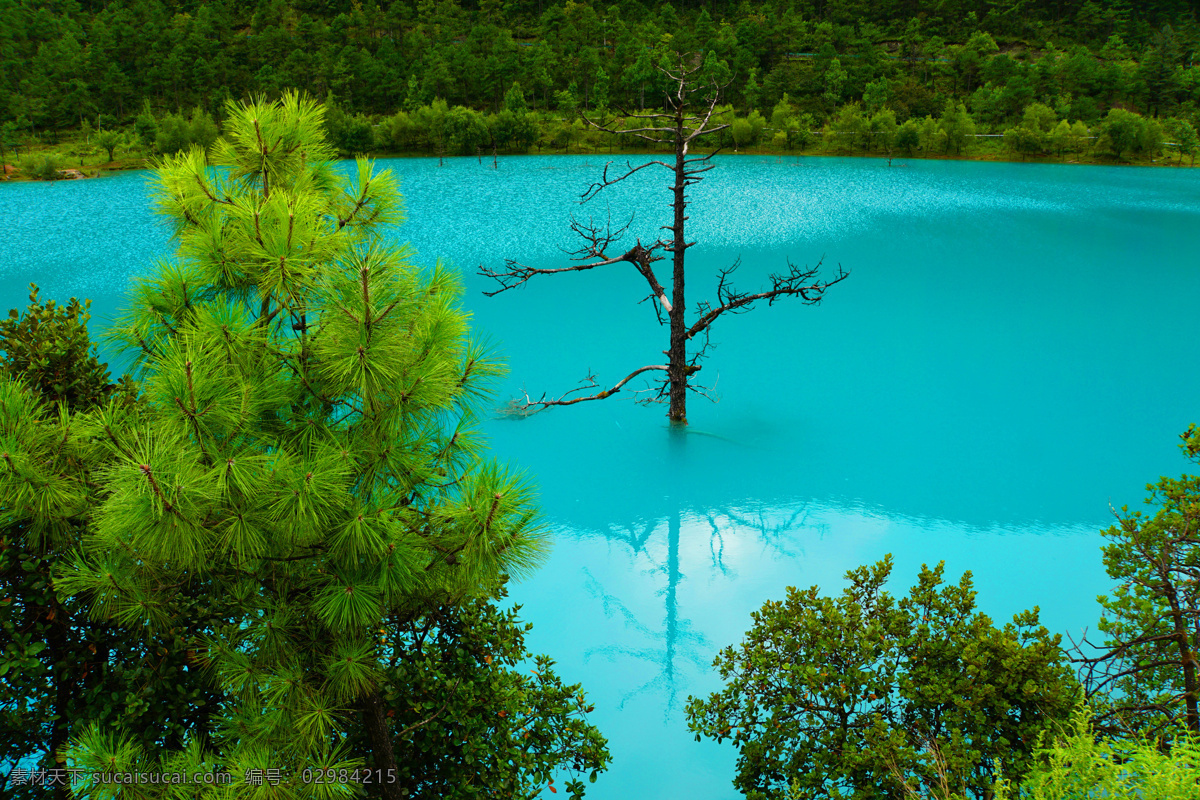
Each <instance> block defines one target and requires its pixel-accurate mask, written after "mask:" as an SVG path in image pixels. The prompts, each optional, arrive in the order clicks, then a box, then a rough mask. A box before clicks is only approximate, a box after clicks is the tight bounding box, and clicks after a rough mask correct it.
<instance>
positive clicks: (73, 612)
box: [0, 286, 214, 799]
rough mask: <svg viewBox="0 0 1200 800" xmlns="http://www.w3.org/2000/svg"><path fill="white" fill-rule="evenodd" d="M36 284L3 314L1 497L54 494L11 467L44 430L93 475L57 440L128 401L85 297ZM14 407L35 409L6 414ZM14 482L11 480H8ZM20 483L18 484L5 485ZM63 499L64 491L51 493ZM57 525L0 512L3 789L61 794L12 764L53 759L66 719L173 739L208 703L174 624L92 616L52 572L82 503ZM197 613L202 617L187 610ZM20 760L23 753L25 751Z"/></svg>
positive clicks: (78, 524)
mask: <svg viewBox="0 0 1200 800" xmlns="http://www.w3.org/2000/svg"><path fill="white" fill-rule="evenodd" d="M38 295H39V292H38V289H37V287H36V286H34V287H33V288H32V291H31V292H30V295H29V301H30V302H29V306H28V308H27V309H26V310H25V311H24V313H18V312H17V311H16V310H15V309H14V310H13V311H12V312H10V317H9V318H8V319H5V320H2V321H0V417H2V418H3V420H4V422H3V434H0V441H2V444H0V449H2V450H3V451H4V455H5V463H4V466H5V467H7V469H4V468H0V486H3V487H4V489H5V490H7V491H8V492H10V493H9V494H7V496H8V497H9V498H13V497H14V496H15V497H21V496H23V497H24V499H25V500H26V501H27V502H31V503H44V502H46V501H52V500H54V499H55V496H54V495H53V494H51V495H47V496H39V495H37V494H26V493H24V492H21V491H20V489H21V488H22V487H21V481H20V479H19V478H17V480H16V481H14V478H15V477H16V476H17V474H18V473H19V472H20V471H21V465H19V463H18V461H17V460H16V459H14V455H15V456H16V458H17V459H19V458H20V456H19V453H20V450H21V449H22V447H21V445H28V444H29V443H31V442H35V441H37V442H42V443H43V444H48V445H50V446H52V448H53V449H55V450H57V451H58V452H57V458H56V461H55V463H54V467H55V468H57V469H60V470H63V471H64V472H66V473H67V474H69V475H71V477H72V478H73V479H75V480H79V481H86V480H88V479H89V476H88V473H87V471H86V469H84V468H83V466H84V465H83V464H81V463H80V462H78V461H74V462H73V460H72V455H73V453H72V452H71V451H70V450H66V452H65V453H64V448H63V447H61V444H65V443H66V442H68V441H69V440H70V439H71V438H72V434H71V431H72V428H73V427H74V425H75V423H76V422H79V421H80V420H82V419H83V417H84V415H85V414H86V413H87V412H89V411H91V410H94V409H96V408H98V407H101V406H104V405H106V404H108V403H110V402H115V403H118V404H120V405H124V406H130V405H133V404H135V403H136V399H135V398H136V387H135V386H134V385H133V384H132V382H131V381H130V380H129V378H128V377H127V376H126V377H123V378H122V379H121V381H120V382H118V383H113V382H111V381H110V379H109V373H108V370H107V368H106V366H105V365H104V364H102V363H100V361H99V360H98V359H97V357H96V356H95V354H94V353H93V351H92V346H91V340H90V337H89V336H88V331H87V327H86V323H87V321H88V318H89V314H88V305H87V304H86V303H80V302H79V301H77V300H74V299H72V300H71V302H70V303H68V304H67V305H66V306H60V305H58V304H56V303H55V302H54V301H53V300H50V301H46V302H43V301H41V300H40V299H39V296H38ZM14 409H21V410H23V411H30V410H32V414H31V415H29V416H25V417H24V418H20V417H17V418H14V417H12V416H10V413H11V412H12V411H14ZM14 484H15V485H14ZM14 489H16V490H17V493H16V494H15V495H14V494H12V493H11V492H12V491H13V490H14ZM57 499H58V500H59V501H61V499H62V498H61V496H60V497H58V498H57ZM75 511H76V512H78V513H74V514H71V515H69V516H67V517H64V518H60V519H59V520H58V522H57V524H55V525H53V526H39V525H37V524H36V523H31V521H30V520H29V519H27V518H24V515H23V514H21V513H20V512H19V511H16V510H12V511H7V512H3V523H2V529H0V764H3V765H4V768H3V775H2V776H0V789H2V790H3V793H4V796H5V797H12V798H16V799H20V798H33V797H44V796H45V794H46V793H47V792H49V793H51V794H52V796H55V797H66V787H65V786H63V785H59V786H54V787H43V786H32V785H28V784H26V785H15V784H14V783H13V782H12V781H11V780H10V778H9V771H10V769H11V768H12V767H13V766H14V765H15V764H16V763H17V762H18V761H20V760H22V759H32V760H33V761H34V762H36V763H37V764H38V765H39V768H40V769H54V768H57V767H60V766H61V761H60V760H59V759H60V758H61V752H62V749H63V748H64V747H65V746H66V744H67V740H68V738H69V736H70V733H71V731H72V729H74V730H79V729H80V728H82V726H83V725H84V724H87V723H92V722H94V723H96V724H99V725H102V726H105V727H116V726H117V725H119V724H121V723H122V721H127V720H129V719H135V720H137V723H136V725H132V726H130V728H129V730H130V732H131V735H132V736H133V737H134V738H135V739H136V740H137V741H139V742H141V743H143V744H145V745H147V746H153V745H159V744H161V745H167V746H171V745H172V743H173V745H174V746H178V744H179V742H180V741H182V739H183V737H184V734H185V732H186V731H187V730H188V729H189V728H192V727H194V726H195V724H196V722H197V720H199V719H202V718H203V717H204V716H205V715H206V714H208V713H209V712H210V711H211V710H212V708H213V705H214V695H213V692H212V691H211V689H210V688H209V687H208V686H207V685H206V682H204V681H201V680H200V676H199V675H198V674H197V673H196V672H195V671H190V672H189V671H188V669H187V666H186V658H185V652H186V642H185V641H184V636H183V635H182V634H181V632H179V631H167V632H164V633H161V634H159V635H155V636H150V637H147V636H145V635H142V634H141V633H140V632H134V631H127V630H124V629H122V628H120V627H118V626H115V625H112V624H106V623H102V622H94V621H89V620H88V608H87V605H86V603H83V602H81V601H80V599H78V598H70V597H65V596H64V595H63V594H62V593H61V592H60V591H58V590H57V589H56V588H55V587H54V586H53V584H52V580H51V579H52V569H53V568H54V567H55V566H56V565H57V564H59V563H60V562H61V561H62V560H63V559H65V558H67V557H69V556H70V554H71V552H72V551H73V550H74V549H75V548H77V547H78V546H79V544H80V542H81V540H82V537H83V534H84V532H85V530H86V527H87V519H86V515H85V514H84V513H82V512H83V509H82V508H77V509H75ZM193 624H195V625H199V624H201V623H200V620H193ZM26 763H29V762H28V761H27V762H26Z"/></svg>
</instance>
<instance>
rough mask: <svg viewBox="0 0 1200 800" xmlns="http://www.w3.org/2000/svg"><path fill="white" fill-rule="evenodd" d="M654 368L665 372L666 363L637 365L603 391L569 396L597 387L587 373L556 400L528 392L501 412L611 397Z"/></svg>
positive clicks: (521, 411)
mask: <svg viewBox="0 0 1200 800" xmlns="http://www.w3.org/2000/svg"><path fill="white" fill-rule="evenodd" d="M654 370H661V371H663V372H666V371H667V365H666V364H652V365H649V366H645V367H639V368H637V369H635V370H634V371H633V372H631V373H629V374H628V375H626V376H625V377H624V378H622V379H621V380H619V381H617V383H616V384H615V385H614V386H613V387H612V388H611V389H605V390H603V391H600V392H596V393H595V394H590V395H587V396H585V397H571V395H573V394H575V393H576V392H583V391H587V390H588V389H597V388H599V387H600V384H599V383H597V382H596V376H595V375H588V376H587V377H586V378H584V379H583V380H582V381H580V382H579V383H580V385H579V386H577V387H575V388H574V389H572V390H571V391H569V392H567V393H566V394H564V395H562V396H561V397H559V398H558V399H556V400H547V399H546V396H545V395H542V397H541V398H539V399H537V400H534V399H532V398H530V396H529V394H528V393H526V394H525V401H524V402H520V401H518V400H512V401H510V402H509V404H508V405H507V406H505V408H504V409H503V413H504V414H505V415H508V416H529V415H530V414H536V413H537V412H539V411H544V410H545V409H547V408H549V407H550V406H572V405H575V404H576V403H584V402H587V401H588V400H603V399H604V398H606V397H612V396H613V395H614V394H616V393H617V392H619V391H621V387H622V386H624V385H625V384H627V383H629V382H630V381H631V380H633V379H634V378H636V377H637V376H638V375H641V374H642V373H643V372H650V371H654ZM568 398H570V399H568ZM531 409H532V410H531Z"/></svg>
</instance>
